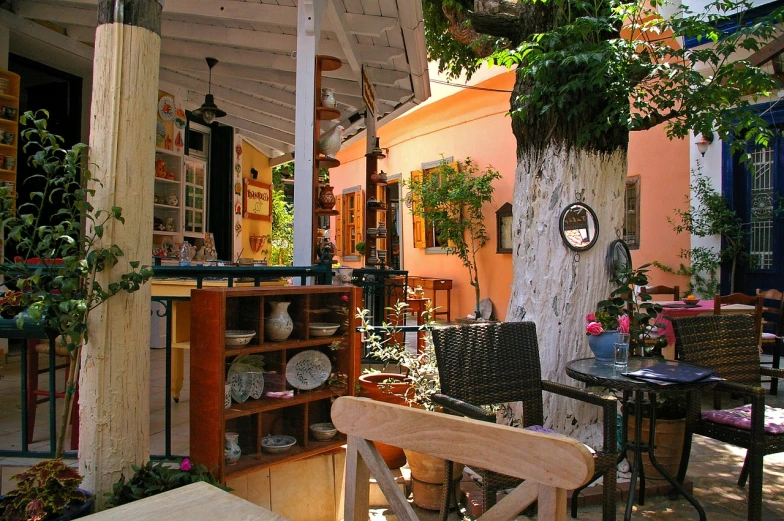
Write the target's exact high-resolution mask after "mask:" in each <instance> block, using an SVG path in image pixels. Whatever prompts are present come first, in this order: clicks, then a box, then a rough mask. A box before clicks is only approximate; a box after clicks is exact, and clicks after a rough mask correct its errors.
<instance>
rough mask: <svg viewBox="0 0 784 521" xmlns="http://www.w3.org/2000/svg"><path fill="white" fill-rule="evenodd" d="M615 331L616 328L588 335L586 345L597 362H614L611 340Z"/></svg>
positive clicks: (613, 338)
mask: <svg viewBox="0 0 784 521" xmlns="http://www.w3.org/2000/svg"><path fill="white" fill-rule="evenodd" d="M617 332H618V331H617V330H612V331H605V332H604V333H601V334H599V335H588V345H589V346H590V347H591V351H593V356H594V357H595V358H596V360H597V361H598V362H615V350H614V347H613V342H614V341H615V334H616V333H617Z"/></svg>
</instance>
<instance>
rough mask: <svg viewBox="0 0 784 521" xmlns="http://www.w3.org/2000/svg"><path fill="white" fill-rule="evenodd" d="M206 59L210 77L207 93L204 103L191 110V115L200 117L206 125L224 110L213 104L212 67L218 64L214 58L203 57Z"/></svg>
mask: <svg viewBox="0 0 784 521" xmlns="http://www.w3.org/2000/svg"><path fill="white" fill-rule="evenodd" d="M205 59H206V60H207V67H209V68H210V77H209V78H210V79H209V82H208V83H207V95H206V96H204V103H202V104H201V107H199V108H197V109H196V110H194V111H193V115H194V116H197V117H200V118H201V119H203V120H204V122H205V123H207V124H208V125H209V124H210V123H212V122H213V121H215V118H222V117H223V116H225V115H226V112H224V111H222V110H221V109H219V108H218V106H217V105H215V98H214V97H213V96H212V68H213V67H215V65H217V64H218V60H216V59H215V58H205Z"/></svg>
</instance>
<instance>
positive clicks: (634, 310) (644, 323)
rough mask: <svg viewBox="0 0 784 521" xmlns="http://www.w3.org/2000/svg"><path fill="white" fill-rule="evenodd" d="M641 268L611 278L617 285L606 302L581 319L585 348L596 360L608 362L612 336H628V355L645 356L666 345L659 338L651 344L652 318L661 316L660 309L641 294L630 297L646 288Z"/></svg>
mask: <svg viewBox="0 0 784 521" xmlns="http://www.w3.org/2000/svg"><path fill="white" fill-rule="evenodd" d="M649 266H650V264H645V265H643V266H640V267H639V268H636V269H629V270H622V271H620V272H618V274H616V275H615V276H614V277H613V282H614V283H615V284H617V287H616V289H614V290H613V291H612V293H611V294H610V298H609V299H607V300H602V301H600V302H599V303H598V304H597V306H596V311H595V312H594V313H588V314H587V315H586V316H585V321H586V326H585V333H586V335H588V344H589V345H590V346H591V350H592V351H593V352H594V356H595V357H596V359H597V360H601V361H611V360H612V359H613V357H614V353H613V337H614V335H615V333H617V332H620V333H629V335H630V340H629V352H630V353H631V352H637V353H639V354H640V355H643V356H644V355H646V354H648V353H649V352H650V351H651V350H652V349H653V348H654V347H655V346H656V345H658V343H661V342H666V340H665V339H664V338H663V337H662V338H659V339H658V340H657V341H656V342H657V343H656V344H654V343H652V342H651V339H652V338H653V337H654V336H655V332H656V331H657V328H658V326H659V324H657V323H656V317H657V316H658V315H659V313H661V305H659V304H656V303H654V302H651V298H652V297H651V296H650V295H649V294H647V293H645V292H640V293H638V294H637V296H636V298H635V295H634V288H635V287H645V286H647V285H648V275H647V273H648V267H649Z"/></svg>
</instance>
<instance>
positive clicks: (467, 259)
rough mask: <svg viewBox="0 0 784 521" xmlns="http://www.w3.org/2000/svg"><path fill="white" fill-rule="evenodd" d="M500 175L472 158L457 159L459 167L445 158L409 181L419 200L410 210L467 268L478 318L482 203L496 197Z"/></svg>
mask: <svg viewBox="0 0 784 521" xmlns="http://www.w3.org/2000/svg"><path fill="white" fill-rule="evenodd" d="M500 178H501V174H500V173H499V172H498V171H496V170H494V169H493V167H492V166H488V167H487V168H486V169H485V170H484V171H482V170H480V169H479V167H477V166H476V164H475V163H474V162H473V161H472V160H471V158H470V157H469V158H466V160H465V162H460V161H458V163H457V168H455V167H453V166H451V165H450V164H449V163H447V162H445V161H444V162H442V163H441V165H439V167H438V169H437V170H436V171H435V172H433V173H432V174H430V175H427V176H422V177H421V178H413V177H412V178H411V180H410V181H409V182H408V183H407V186H408V188H409V189H410V190H411V195H412V197H413V199H414V201H415V202H416V204H414V205H413V206H412V208H411V212H412V213H413V214H414V215H416V216H418V217H421V218H423V219H426V220H427V222H428V223H430V224H431V225H432V226H433V228H434V229H435V233H436V234H437V235H438V237H439V238H440V239H441V240H442V241H443V242H444V244H448V247H447V248H446V252H447V254H455V255H457V256H458V257H459V258H460V260H461V261H462V263H463V266H465V267H466V269H467V270H468V277H469V281H470V284H471V286H473V287H474V296H475V297H476V302H475V304H474V317H476V318H478V317H479V316H480V312H479V302H480V300H481V292H480V288H479V266H478V259H477V254H478V252H479V250H480V249H481V248H482V247H483V246H484V245H485V244H487V241H488V239H489V237H488V235H487V229H486V227H485V218H484V214H483V213H482V206H483V205H484V204H485V203H489V202H491V201H492V200H493V190H494V188H493V181H495V180H496V179H500Z"/></svg>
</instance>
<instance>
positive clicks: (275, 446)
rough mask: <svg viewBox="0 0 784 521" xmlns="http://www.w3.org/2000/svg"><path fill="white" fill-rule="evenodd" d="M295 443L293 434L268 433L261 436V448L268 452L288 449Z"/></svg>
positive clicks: (280, 451)
mask: <svg viewBox="0 0 784 521" xmlns="http://www.w3.org/2000/svg"><path fill="white" fill-rule="evenodd" d="M295 443H297V438H295V437H294V436H283V435H274V434H270V435H269V436H264V437H263V438H261V450H263V451H264V452H266V453H268V454H280V453H282V452H286V451H287V450H289V449H290V448H291V447H293V446H294V444H295Z"/></svg>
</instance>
